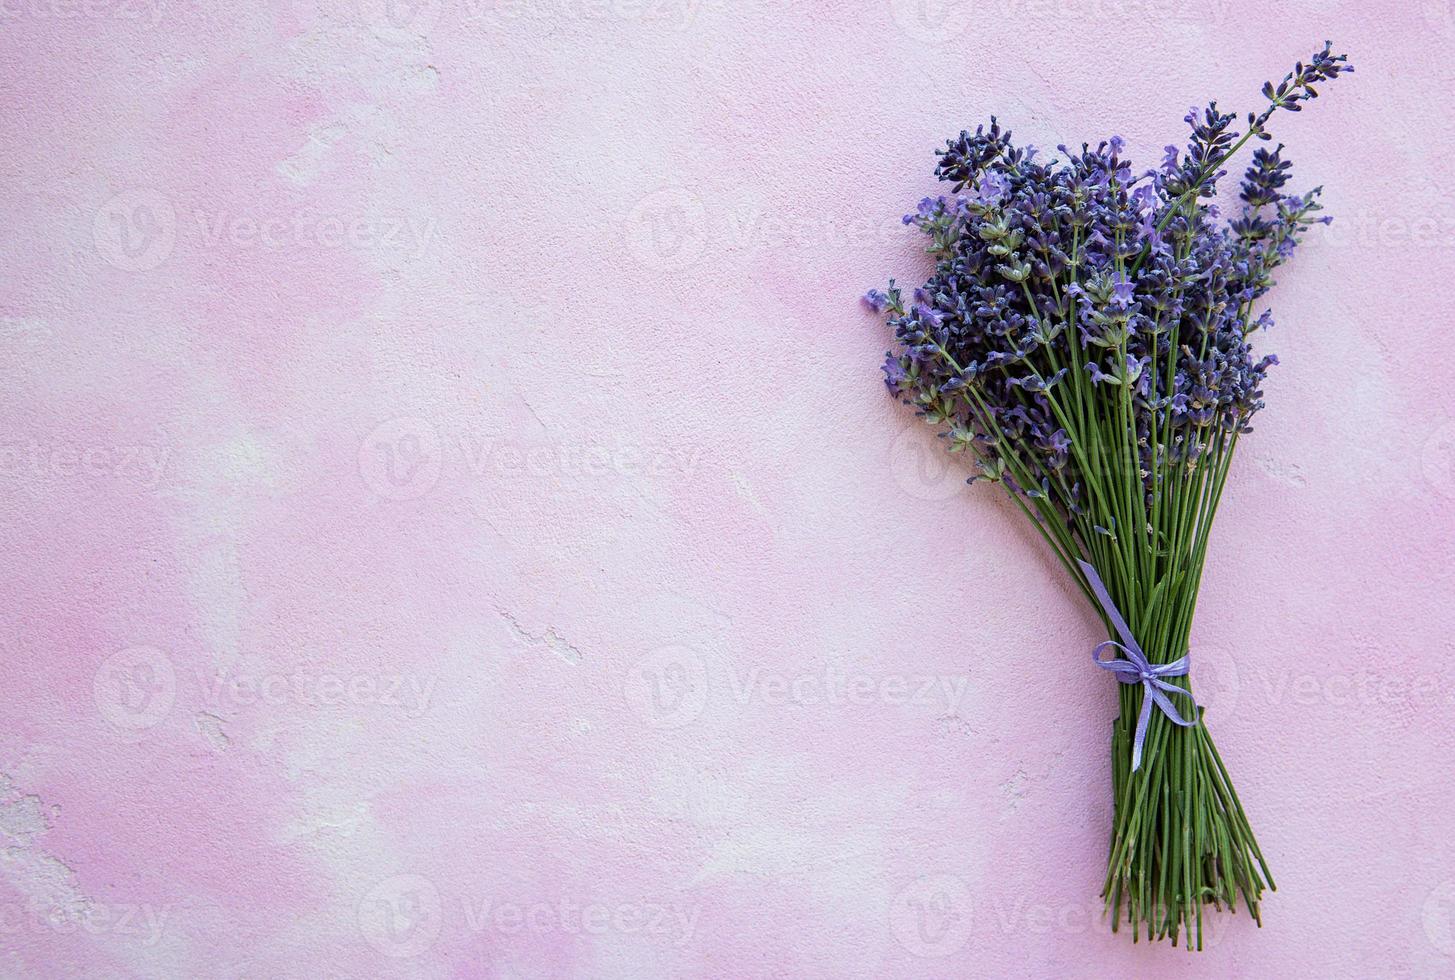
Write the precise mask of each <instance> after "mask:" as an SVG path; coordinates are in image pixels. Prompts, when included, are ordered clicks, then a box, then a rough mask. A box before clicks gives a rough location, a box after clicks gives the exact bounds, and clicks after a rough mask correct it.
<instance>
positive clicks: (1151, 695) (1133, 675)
mask: <svg viewBox="0 0 1455 980" xmlns="http://www.w3.org/2000/svg"><path fill="white" fill-rule="evenodd" d="M1076 564H1078V565H1080V566H1081V571H1082V572H1083V573H1084V574H1085V575H1086V581H1087V583H1088V584H1090V586H1091V591H1092V592H1093V593H1095V595H1096V600H1097V602H1100V603H1101V608H1102V609H1103V610H1104V611H1105V612H1106V616H1107V618H1108V619H1110V620H1111V624H1112V625H1113V626H1115V627H1116V631H1117V633H1118V634H1119V635H1120V636H1121V638H1122V639H1123V640H1124V641H1125V642H1124V643H1118V642H1117V641H1116V640H1105V641H1103V642H1101V643H1098V644H1097V645H1096V649H1095V650H1092V651H1091V659H1092V662H1093V663H1095V664H1096V665H1097V666H1098V667H1100V668H1101V669H1102V670H1109V671H1111V672H1112V673H1113V674H1115V675H1116V678H1117V680H1119V681H1121V682H1122V683H1123V684H1141V685H1142V689H1143V695H1142V713H1141V715H1139V716H1138V718H1137V736H1136V739H1135V740H1134V741H1133V742H1132V772H1136V771H1137V770H1138V769H1139V768H1140V767H1141V765H1142V741H1143V740H1144V739H1145V738H1146V737H1147V722H1149V721H1150V720H1151V718H1152V705H1153V704H1155V705H1157V707H1158V708H1160V709H1162V713H1163V714H1164V715H1166V716H1167V719H1168V721H1171V722H1172V723H1173V724H1174V725H1181V726H1182V727H1183V728H1190V727H1192V726H1193V725H1196V724H1197V719H1196V718H1193V719H1192V720H1191V721H1188V720H1187V719H1186V718H1183V717H1182V715H1180V714H1178V713H1177V706H1176V705H1174V704H1173V703H1172V699H1171V698H1169V697H1167V695H1168V694H1181V695H1183V696H1184V697H1186V698H1187V700H1189V701H1192V695H1191V694H1190V693H1189V692H1187V691H1185V690H1183V689H1182V688H1180V687H1178V686H1177V685H1176V684H1169V683H1167V682H1166V681H1165V680H1163V679H1162V678H1164V677H1184V676H1186V674H1187V668H1188V662H1187V658H1188V655H1187V654H1183V655H1182V656H1181V657H1180V658H1179V659H1177V660H1174V661H1172V662H1171V663H1170V664H1154V663H1151V662H1150V661H1148V660H1147V655H1146V654H1145V653H1143V652H1142V648H1141V647H1140V646H1138V645H1137V639H1136V637H1134V636H1132V631H1131V628H1130V627H1129V626H1127V621H1126V620H1125V619H1123V618H1122V614H1121V613H1120V612H1118V611H1117V607H1116V603H1114V602H1112V601H1111V595H1110V594H1109V593H1108V592H1107V591H1106V586H1105V585H1104V584H1102V581H1101V576H1099V575H1097V574H1096V569H1094V568H1092V567H1091V565H1090V564H1089V563H1087V562H1084V561H1079V560H1078V561H1077V562H1076ZM1107 647H1116V648H1117V649H1118V650H1120V651H1122V652H1123V653H1125V654H1126V658H1125V659H1123V658H1121V657H1117V658H1114V659H1112V660H1103V659H1101V651H1102V650H1105V649H1106V648H1107ZM1193 707H1194V708H1196V707H1197V703H1196V702H1193Z"/></svg>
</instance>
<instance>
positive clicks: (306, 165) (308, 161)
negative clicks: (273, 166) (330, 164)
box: [277, 122, 348, 187]
mask: <svg viewBox="0 0 1455 980" xmlns="http://www.w3.org/2000/svg"><path fill="white" fill-rule="evenodd" d="M347 132H348V128H347V127H345V126H344V125H343V124H342V123H336V122H335V123H329V124H328V125H326V126H318V127H315V128H314V129H313V130H312V131H311V132H310V133H309V134H308V140H307V141H306V142H305V143H304V144H303V146H302V147H300V148H299V150H298V152H297V153H295V154H293V155H292V156H291V157H289V158H288V159H286V160H283V161H281V162H280V163H279V164H278V167H277V170H278V173H280V174H282V175H283V176H284V177H287V178H288V179H289V180H291V181H292V182H293V183H295V184H297V185H298V186H300V187H303V186H306V185H308V184H311V183H313V181H314V178H316V177H317V176H318V174H319V172H320V171H321V170H322V169H323V161H324V158H325V157H327V156H328V151H329V150H331V149H332V148H333V145H334V144H335V143H337V142H338V141H339V140H340V139H341V138H342V137H343V135H344V134H345V133H347Z"/></svg>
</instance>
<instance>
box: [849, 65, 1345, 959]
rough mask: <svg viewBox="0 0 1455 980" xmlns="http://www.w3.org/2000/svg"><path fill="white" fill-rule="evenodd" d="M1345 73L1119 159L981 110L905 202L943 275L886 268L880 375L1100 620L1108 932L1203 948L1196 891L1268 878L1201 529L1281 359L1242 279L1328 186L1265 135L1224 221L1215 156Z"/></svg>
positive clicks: (1317, 76)
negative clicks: (1109, 815) (969, 466)
mask: <svg viewBox="0 0 1455 980" xmlns="http://www.w3.org/2000/svg"><path fill="white" fill-rule="evenodd" d="M1349 71H1353V68H1351V67H1350V66H1349V65H1348V64H1347V63H1346V57H1345V56H1344V55H1337V56H1336V55H1334V54H1333V53H1332V52H1331V49H1330V46H1329V45H1327V44H1326V45H1325V46H1324V49H1323V50H1322V51H1319V52H1317V53H1316V54H1314V56H1313V57H1312V59H1310V60H1309V62H1308V63H1307V64H1305V63H1299V64H1298V65H1297V66H1295V68H1294V70H1293V71H1291V72H1289V73H1288V75H1287V76H1286V77H1285V78H1284V79H1283V81H1282V82H1281V83H1279V84H1277V85H1274V84H1273V83H1271V82H1270V83H1268V84H1266V85H1264V86H1263V97H1264V98H1265V99H1266V100H1267V105H1266V106H1265V108H1264V109H1263V110H1262V111H1261V112H1259V113H1257V114H1254V113H1249V114H1248V116H1247V124H1246V127H1245V128H1244V132H1243V133H1242V134H1241V135H1239V134H1238V133H1237V132H1235V131H1234V127H1235V125H1236V117H1235V116H1234V115H1233V114H1228V113H1223V112H1220V111H1219V110H1218V108H1217V103H1215V102H1214V103H1211V104H1209V105H1208V106H1207V108H1206V109H1203V110H1198V109H1193V110H1192V111H1191V112H1190V113H1189V114H1188V116H1187V123H1188V125H1189V126H1190V127H1191V129H1192V135H1191V139H1190V140H1189V142H1188V144H1187V147H1186V149H1185V150H1182V151H1179V150H1178V148H1177V147H1175V146H1168V147H1167V150H1166V156H1165V158H1164V159H1163V161H1162V163H1161V166H1160V167H1158V168H1156V169H1154V170H1148V171H1144V172H1141V173H1138V172H1135V171H1134V170H1133V168H1132V166H1131V164H1130V163H1129V162H1128V161H1127V160H1126V159H1124V158H1123V156H1122V152H1123V143H1122V140H1121V139H1120V138H1117V137H1113V138H1112V139H1111V140H1110V141H1108V142H1104V143H1101V144H1100V145H1099V146H1097V147H1096V148H1095V149H1092V148H1091V147H1090V146H1089V145H1085V144H1083V145H1082V147H1081V150H1080V151H1079V152H1073V151H1071V150H1068V149H1067V148H1066V147H1065V146H1062V147H1060V148H1059V149H1060V152H1061V154H1062V156H1063V157H1064V159H1059V158H1053V159H1050V160H1048V161H1046V162H1040V161H1039V160H1038V159H1037V154H1036V151H1035V149H1034V148H1032V147H1026V148H1021V147H1018V146H1016V145H1014V144H1013V143H1012V142H1011V134H1010V133H1009V132H1002V131H1001V129H1000V127H999V125H998V124H997V123H996V121H995V119H994V118H992V119H991V123H990V127H989V129H988V130H987V129H986V128H985V127H983V126H982V127H980V128H977V129H976V131H975V132H974V133H973V134H971V133H968V132H965V133H961V134H960V136H959V137H958V138H956V139H952V140H950V141H949V144H948V146H947V148H946V149H944V150H941V151H938V153H937V155H938V157H939V165H938V166H937V167H936V169H935V173H936V175H937V176H938V177H939V178H940V179H941V180H942V181H945V182H947V183H949V184H950V185H951V190H952V192H953V193H952V194H951V195H949V196H944V197H939V198H933V199H931V198H927V199H926V200H924V201H922V202H921V203H920V206H919V209H918V212H917V213H915V214H912V215H908V216H906V217H905V223H906V224H914V225H916V226H918V228H919V229H920V230H921V231H923V232H924V233H925V235H927V236H928V238H929V245H928V248H927V251H928V252H929V253H930V254H931V255H933V256H934V258H935V260H936V268H935V273H934V275H933V276H932V277H931V278H930V280H929V281H928V282H926V283H925V284H924V286H923V287H921V288H920V289H917V290H915V291H914V294H913V297H912V299H906V297H905V296H904V295H903V293H902V292H901V290H900V289H899V288H898V287H896V286H895V285H894V282H893V280H891V281H890V284H889V288H888V290H886V291H882V292H881V291H879V290H871V291H870V292H869V294H868V295H867V297H866V299H867V301H868V302H869V303H870V304H871V305H872V306H873V307H874V308H875V309H876V310H878V311H879V312H881V313H884V312H886V311H887V312H888V314H889V323H890V325H891V326H892V327H893V328H894V336H895V340H896V341H897V342H898V344H899V348H900V349H899V350H898V351H897V352H891V353H890V354H889V356H888V359H887V361H886V362H885V364H884V373H885V376H886V381H887V383H888V385H889V388H890V390H891V391H893V392H894V393H895V394H897V395H899V396H902V397H903V399H904V401H905V403H906V404H909V405H912V406H913V407H914V408H915V409H916V410H917V412H918V413H919V414H920V415H921V416H923V417H924V419H925V420H926V421H928V422H929V423H931V424H933V425H936V426H939V427H942V431H941V433H940V434H941V436H942V437H943V438H945V439H946V441H947V443H948V448H949V450H950V451H951V452H964V453H966V454H968V455H969V456H970V457H971V458H972V459H973V461H974V466H975V469H976V471H977V475H976V476H974V477H972V478H971V482H975V481H976V480H986V481H989V482H991V483H998V484H1000V485H1001V486H1002V487H1004V488H1005V490H1006V491H1007V492H1008V494H1009V496H1010V499H1011V500H1012V501H1014V503H1015V506H1016V507H1017V508H1019V509H1020V511H1021V512H1022V513H1023V514H1024V515H1025V516H1026V518H1027V519H1028V520H1030V522H1031V524H1032V525H1033V526H1034V527H1035V528H1036V530H1037V531H1038V532H1039V533H1040V536H1041V537H1042V538H1043V539H1044V540H1045V541H1046V543H1047V544H1048V545H1049V546H1050V548H1051V550H1052V552H1053V553H1054V554H1055V555H1056V557H1057V558H1058V559H1059V560H1060V563H1061V564H1062V565H1063V566H1064V567H1065V569H1066V571H1067V573H1068V574H1069V575H1070V576H1071V579H1072V581H1073V582H1075V583H1076V585H1077V587H1078V588H1080V590H1081V591H1082V592H1083V593H1084V594H1085V595H1086V597H1087V599H1088V600H1089V601H1090V602H1091V604H1092V606H1093V608H1095V609H1096V610H1097V612H1098V613H1099V614H1100V615H1101V617H1102V619H1103V621H1104V622H1105V624H1106V627H1107V629H1108V631H1109V633H1110V635H1111V636H1112V639H1109V640H1107V641H1106V642H1104V643H1102V644H1101V645H1100V646H1098V647H1097V648H1096V650H1095V652H1094V653H1093V659H1094V661H1095V662H1096V664H1097V665H1098V666H1100V667H1102V668H1104V669H1106V670H1107V671H1109V672H1111V673H1112V674H1113V675H1114V676H1115V677H1116V678H1117V679H1118V680H1119V681H1121V682H1122V685H1123V686H1121V687H1120V688H1119V690H1120V692H1121V695H1120V696H1121V706H1120V707H1121V713H1120V716H1119V717H1118V718H1117V720H1116V722H1115V723H1114V724H1113V726H1112V739H1111V748H1112V772H1113V789H1114V794H1115V798H1114V816H1113V829H1112V835H1111V856H1110V860H1109V861H1108V865H1107V873H1106V883H1105V888H1104V889H1103V895H1104V897H1105V899H1106V907H1107V909H1108V911H1109V912H1110V913H1111V916H1112V928H1113V930H1115V929H1116V928H1117V927H1118V926H1119V925H1120V923H1121V922H1122V916H1123V910H1125V915H1126V920H1127V921H1128V922H1129V923H1131V927H1132V933H1133V937H1134V939H1135V938H1137V937H1139V936H1140V935H1141V932H1142V927H1143V925H1144V924H1145V926H1146V935H1147V936H1148V938H1149V939H1150V938H1154V937H1155V938H1157V939H1169V940H1170V941H1171V942H1173V943H1174V944H1176V943H1177V942H1178V941H1179V937H1182V938H1185V941H1186V944H1187V946H1188V948H1189V949H1191V948H1193V944H1194V940H1195V942H1196V946H1197V948H1199V949H1200V948H1201V947H1202V920H1203V906H1204V905H1205V904H1209V903H1210V904H1212V905H1213V906H1214V907H1217V908H1221V907H1222V906H1224V905H1226V906H1227V907H1228V908H1229V909H1232V910H1236V908H1237V905H1238V898H1239V896H1240V895H1241V897H1242V900H1243V902H1244V903H1246V906H1247V909H1248V911H1249V913H1250V914H1251V915H1252V916H1253V918H1254V919H1255V920H1257V919H1258V917H1259V911H1258V908H1259V906H1258V903H1259V899H1260V897H1261V895H1262V893H1263V889H1264V888H1265V887H1267V888H1272V887H1273V879H1272V876H1271V875H1270V874H1269V873H1268V868H1267V865H1266V864H1265V862H1264V860H1263V855H1262V854H1261V853H1260V852H1259V849H1258V844H1257V841H1255V840H1254V838H1253V832H1252V829H1251V828H1250V827H1249V825H1248V819H1247V817H1246V816H1245V815H1244V813H1243V807H1242V805H1241V804H1240V803H1239V802H1238V795H1237V793H1236V792H1235V791H1234V790H1233V784H1232V780H1231V779H1230V778H1229V776H1228V771H1227V769H1226V768H1225V767H1224V766H1223V763H1222V760H1221V759H1220V758H1219V757H1218V752H1217V749H1216V748H1215V747H1214V745H1213V741H1212V737H1211V736H1210V735H1209V734H1208V731H1207V728H1206V727H1205V726H1204V724H1203V719H1202V712H1201V710H1200V709H1199V708H1198V707H1197V705H1196V704H1195V702H1194V701H1193V698H1192V688H1191V685H1190V683H1189V679H1188V657H1187V649H1188V636H1189V632H1190V630H1191V625H1192V615H1193V610H1194V609H1195V608H1196V606H1197V594H1198V586H1199V584H1200V582H1201V580H1202V571H1203V563H1204V559H1205V557H1206V555H1207V547H1208V534H1209V531H1210V530H1211V529H1212V522H1213V516H1214V515H1215V514H1216V513H1217V507H1218V500H1219V498H1220V497H1221V495H1222V490H1223V484H1224V482H1225V481H1226V480H1227V476H1228V466H1229V463H1230V462H1231V460H1232V458H1233V451H1234V449H1235V448H1236V447H1237V444H1238V439H1239V437H1240V436H1241V435H1242V434H1244V433H1246V432H1249V431H1251V430H1250V426H1249V422H1250V421H1251V419H1252V418H1253V415H1254V414H1255V413H1256V412H1257V411H1258V410H1259V409H1260V408H1262V407H1263V402H1262V400H1261V399H1262V392H1261V390H1260V389H1261V387H1262V385H1263V380H1264V375H1265V373H1266V372H1267V370H1268V368H1269V366H1270V365H1272V364H1275V363H1277V361H1276V359H1275V358H1274V357H1272V356H1271V355H1270V356H1267V357H1263V358H1261V359H1256V360H1255V357H1254V354H1253V350H1252V347H1251V345H1250V343H1249V338H1250V336H1251V335H1252V334H1253V333H1254V332H1255V331H1258V330H1261V329H1266V328H1268V327H1269V326H1270V325H1271V322H1272V321H1271V317H1270V314H1269V312H1268V311H1267V310H1262V311H1261V312H1259V311H1256V310H1255V307H1256V306H1257V305H1258V300H1259V298H1260V297H1262V296H1263V295H1264V294H1265V293H1267V291H1268V289H1269V287H1271V286H1272V285H1273V271H1274V269H1276V268H1277V267H1278V266H1279V265H1281V264H1282V263H1283V261H1284V260H1285V259H1287V258H1288V257H1289V254H1290V253H1291V252H1292V251H1293V249H1294V247H1295V246H1296V245H1297V244H1298V243H1299V240H1300V236H1301V235H1302V234H1303V233H1304V232H1305V231H1307V229H1308V228H1309V227H1310V226H1311V225H1312V224H1313V223H1315V222H1317V221H1328V220H1329V219H1328V218H1324V217H1318V216H1317V215H1318V212H1319V211H1320V210H1321V208H1320V205H1319V203H1318V196H1319V189H1317V188H1315V189H1314V190H1313V191H1311V192H1310V193H1307V194H1303V195H1296V194H1288V193H1285V192H1284V190H1283V188H1284V185H1285V184H1286V183H1287V182H1288V179H1289V163H1288V161H1286V160H1284V159H1283V155H1282V147H1281V146H1279V147H1276V148H1274V149H1268V148H1259V149H1258V150H1257V151H1256V152H1255V153H1254V154H1253V157H1252V162H1251V164H1250V165H1249V166H1248V169H1247V172H1246V174H1245V176H1244V179H1243V184H1242V194H1241V198H1242V208H1241V213H1240V214H1239V215H1238V216H1237V217H1236V218H1234V219H1232V220H1231V221H1229V222H1227V223H1226V224H1222V223H1219V221H1218V218H1219V215H1218V210H1217V207H1216V206H1215V205H1214V204H1212V203H1209V202H1208V201H1207V199H1209V198H1212V197H1214V195H1215V193H1216V189H1217V182H1218V179H1219V178H1220V177H1222V176H1223V175H1224V174H1225V171H1224V170H1223V167H1224V166H1225V165H1226V164H1227V163H1228V161H1229V160H1230V159H1231V158H1232V157H1233V156H1234V155H1235V154H1236V153H1237V152H1238V151H1239V150H1240V149H1242V147H1243V146H1244V144H1246V143H1247V142H1248V141H1249V140H1250V139H1253V138H1254V137H1256V138H1258V139H1259V140H1265V141H1266V140H1269V139H1270V135H1269V131H1268V123H1269V120H1270V119H1271V118H1272V117H1273V115H1274V113H1275V112H1277V111H1279V110H1287V111H1289V112H1298V111H1300V110H1301V109H1302V108H1303V104H1304V103H1305V102H1307V101H1310V100H1312V99H1314V98H1315V97H1316V96H1317V94H1318V92H1317V90H1316V89H1315V86H1316V85H1319V84H1321V83H1323V82H1325V81H1330V80H1332V79H1334V78H1335V77H1337V76H1338V75H1341V74H1343V73H1345V72H1349Z"/></svg>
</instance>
